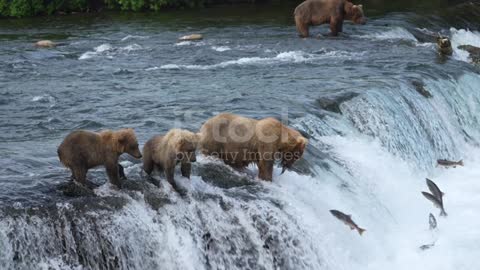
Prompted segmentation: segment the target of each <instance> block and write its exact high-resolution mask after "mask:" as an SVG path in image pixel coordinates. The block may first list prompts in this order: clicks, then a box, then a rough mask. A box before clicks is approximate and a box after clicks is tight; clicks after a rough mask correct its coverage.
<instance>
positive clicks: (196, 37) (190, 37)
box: [178, 34, 203, 41]
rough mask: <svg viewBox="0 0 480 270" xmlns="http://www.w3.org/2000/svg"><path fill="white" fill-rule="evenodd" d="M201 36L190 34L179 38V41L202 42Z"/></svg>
mask: <svg viewBox="0 0 480 270" xmlns="http://www.w3.org/2000/svg"><path fill="white" fill-rule="evenodd" d="M202 39H203V36H202V35H200V34H191V35H187V36H183V37H180V38H179V39H178V40H179V41H195V40H202Z"/></svg>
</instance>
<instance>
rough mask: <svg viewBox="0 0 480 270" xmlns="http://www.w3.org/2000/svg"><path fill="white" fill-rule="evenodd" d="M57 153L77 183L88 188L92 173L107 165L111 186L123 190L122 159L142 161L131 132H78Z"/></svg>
mask: <svg viewBox="0 0 480 270" xmlns="http://www.w3.org/2000/svg"><path fill="white" fill-rule="evenodd" d="M57 153H58V157H59V159H60V161H61V162H62V164H63V165H65V167H67V168H69V169H70V170H71V171H72V176H73V178H74V179H75V181H77V182H79V183H81V184H86V181H87V179H86V176H87V171H88V169H91V168H93V167H97V166H100V165H103V166H105V168H106V170H107V174H108V178H109V180H110V183H112V184H114V185H116V186H117V187H119V188H120V187H121V186H122V182H121V181H120V177H121V176H124V175H123V168H122V166H120V164H118V158H119V157H120V155H121V154H123V153H128V154H130V155H131V156H133V157H135V158H142V154H141V153H140V149H138V142H137V137H136V136H135V132H134V131H133V129H131V128H127V129H121V130H118V131H111V130H104V131H102V132H99V133H96V132H91V131H86V130H77V131H74V132H72V133H70V134H69V135H68V136H67V137H65V139H64V140H63V142H62V143H61V144H60V146H59V147H58V150H57Z"/></svg>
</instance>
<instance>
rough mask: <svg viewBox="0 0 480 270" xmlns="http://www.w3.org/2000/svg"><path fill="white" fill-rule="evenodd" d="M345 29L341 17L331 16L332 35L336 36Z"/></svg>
mask: <svg viewBox="0 0 480 270" xmlns="http://www.w3.org/2000/svg"><path fill="white" fill-rule="evenodd" d="M342 31H343V19H341V18H335V17H333V18H331V19H330V35H332V36H334V37H336V36H338V33H339V32H342Z"/></svg>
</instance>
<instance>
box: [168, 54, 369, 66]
mask: <svg viewBox="0 0 480 270" xmlns="http://www.w3.org/2000/svg"><path fill="white" fill-rule="evenodd" d="M363 54H364V53H354V52H353V53H352V52H345V51H331V52H327V53H324V54H309V53H305V52H303V51H289V52H282V53H279V54H277V55H276V56H274V57H243V58H239V59H236V60H229V61H225V62H220V63H218V64H213V65H178V64H167V65H163V66H160V68H161V69H198V70H206V69H214V68H225V67H228V66H251V65H274V64H281V63H302V62H311V61H315V60H319V59H324V58H330V57H335V58H342V59H349V58H354V57H359V56H361V55H363Z"/></svg>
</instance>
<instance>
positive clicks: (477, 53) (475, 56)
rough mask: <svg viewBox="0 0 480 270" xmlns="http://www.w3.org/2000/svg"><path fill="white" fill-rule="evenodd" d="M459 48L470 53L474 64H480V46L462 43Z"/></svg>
mask: <svg viewBox="0 0 480 270" xmlns="http://www.w3.org/2000/svg"><path fill="white" fill-rule="evenodd" d="M458 48H459V49H461V50H464V51H467V52H468V53H470V57H469V58H470V61H472V63H473V64H476V65H478V64H480V48H479V47H475V46H472V45H460V46H458Z"/></svg>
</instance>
